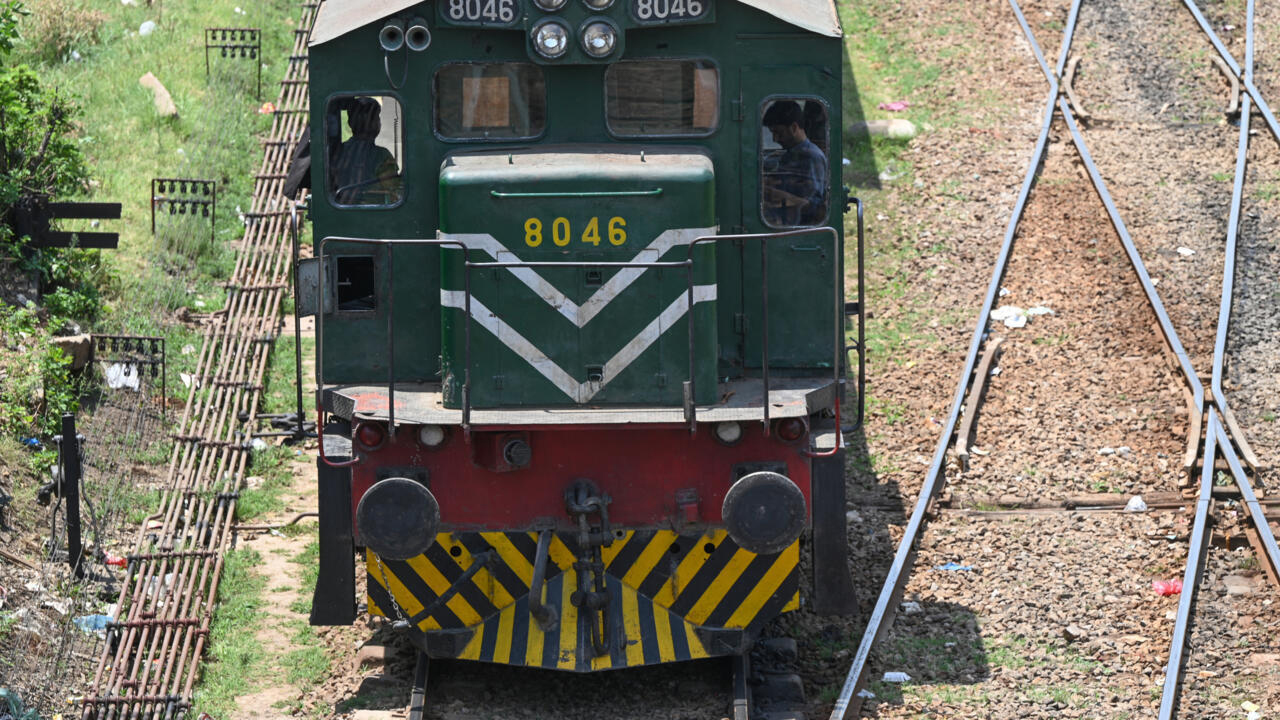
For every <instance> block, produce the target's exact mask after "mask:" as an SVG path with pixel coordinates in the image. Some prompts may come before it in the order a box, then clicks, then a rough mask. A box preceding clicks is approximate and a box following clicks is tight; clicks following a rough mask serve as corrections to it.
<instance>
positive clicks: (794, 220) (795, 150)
mask: <svg viewBox="0 0 1280 720" xmlns="http://www.w3.org/2000/svg"><path fill="white" fill-rule="evenodd" d="M804 122H805V118H804V111H803V110H802V109H801V108H800V104H799V103H797V102H795V101H794V100H780V101H778V102H775V103H774V104H773V105H772V106H771V107H770V108H769V109H768V110H767V111H765V114H764V122H763V124H764V126H765V127H766V128H768V129H769V132H770V133H772V134H773V141H774V142H776V143H778V144H779V145H781V146H782V154H781V155H780V156H777V157H776V158H772V159H768V160H766V164H765V168H764V182H763V186H764V187H763V195H764V198H763V202H764V217H765V220H767V221H768V222H769V224H770V225H775V226H793V225H794V226H799V225H816V224H817V223H819V222H821V221H822V220H824V219H825V218H824V216H825V214H826V213H825V209H826V200H827V156H826V155H824V154H823V152H822V150H820V149H818V146H817V145H814V144H813V143H812V142H810V141H809V137H808V135H807V134H806V133H805V130H804V127H805V125H804Z"/></svg>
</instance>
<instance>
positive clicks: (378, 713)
mask: <svg viewBox="0 0 1280 720" xmlns="http://www.w3.org/2000/svg"><path fill="white" fill-rule="evenodd" d="M394 717H396V714H395V711H393V710H357V711H356V712H355V714H354V715H352V716H351V720H392V718H394Z"/></svg>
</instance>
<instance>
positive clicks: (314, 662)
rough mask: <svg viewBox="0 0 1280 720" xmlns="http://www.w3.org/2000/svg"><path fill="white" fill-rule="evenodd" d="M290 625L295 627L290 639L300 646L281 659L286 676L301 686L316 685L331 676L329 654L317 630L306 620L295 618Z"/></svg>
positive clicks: (291, 681)
mask: <svg viewBox="0 0 1280 720" xmlns="http://www.w3.org/2000/svg"><path fill="white" fill-rule="evenodd" d="M289 626H290V627H291V628H292V629H293V634H292V636H291V637H290V640H291V641H292V642H293V644H294V645H297V646H298V648H297V649H296V650H290V651H289V652H288V653H286V654H285V656H284V657H283V658H282V659H281V666H282V669H283V670H284V671H285V677H286V678H287V679H288V680H289V682H290V683H293V684H294V685H297V686H298V687H300V688H304V689H305V688H311V687H315V686H316V685H318V684H319V683H320V682H322V681H323V680H324V679H325V678H327V677H328V676H329V670H330V666H329V665H330V664H329V656H328V655H326V654H325V652H324V648H323V647H322V646H321V645H320V639H319V638H318V637H316V632H315V630H313V629H312V628H311V626H310V625H308V624H307V623H306V621H305V620H295V621H293V622H291V623H289Z"/></svg>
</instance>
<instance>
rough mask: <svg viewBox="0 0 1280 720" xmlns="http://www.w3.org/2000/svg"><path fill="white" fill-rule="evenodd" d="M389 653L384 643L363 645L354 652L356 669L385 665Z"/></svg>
mask: <svg viewBox="0 0 1280 720" xmlns="http://www.w3.org/2000/svg"><path fill="white" fill-rule="evenodd" d="M390 655H391V653H390V650H389V649H388V648H387V646H386V645H365V646H364V647H362V648H360V649H359V650H358V651H357V652H356V669H357V670H360V669H363V668H367V667H368V668H380V667H385V666H386V664H387V658H388V657H390Z"/></svg>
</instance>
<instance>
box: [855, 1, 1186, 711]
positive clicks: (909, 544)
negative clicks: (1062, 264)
mask: <svg viewBox="0 0 1280 720" xmlns="http://www.w3.org/2000/svg"><path fill="white" fill-rule="evenodd" d="M1009 4H1010V6H1011V7H1012V9H1013V12H1014V15H1015V17H1016V18H1017V21H1018V24H1019V26H1020V27H1021V28H1022V30H1023V33H1024V34H1025V35H1026V38H1027V41H1028V43H1029V45H1030V47H1031V50H1032V53H1033V54H1034V56H1035V59H1036V62H1037V64H1038V65H1039V66H1040V69H1041V72H1043V73H1044V75H1045V77H1046V79H1047V80H1048V81H1049V84H1050V95H1049V101H1048V107H1047V109H1046V112H1045V121H1044V127H1043V128H1042V131H1041V141H1040V142H1039V143H1038V144H1037V150H1036V154H1035V157H1034V160H1033V162H1032V166H1031V168H1030V169H1029V170H1028V173H1027V177H1026V179H1025V180H1024V185H1023V192H1022V193H1021V194H1020V195H1019V198H1018V202H1017V204H1016V205H1015V209H1014V214H1013V216H1012V217H1011V218H1010V223H1009V228H1008V231H1007V233H1006V238H1005V244H1004V246H1002V248H1001V253H1000V256H999V257H998V259H997V264H996V271H995V273H994V276H993V279H992V283H991V284H990V285H989V286H988V288H987V297H986V299H985V301H984V303H983V309H982V311H981V313H980V315H979V323H978V326H977V328H976V329H975V331H974V337H973V339H972V341H971V343H970V348H969V354H968V357H967V358H966V363H965V370H964V372H963V373H962V375H961V380H960V383H959V387H958V388H957V391H956V397H955V400H954V402H953V405H952V409H951V413H950V415H949V416H948V418H947V422H946V424H945V425H944V429H943V432H942V434H941V437H940V438H939V442H938V446H937V448H936V450H935V453H934V458H933V462H932V463H931V465H930V468H929V473H928V475H927V476H926V479H925V483H924V487H923V488H922V489H921V493H920V496H919V498H917V501H916V506H915V509H914V511H913V512H912V515H911V519H910V520H909V521H908V524H907V528H906V531H905V533H904V535H903V539H902V541H901V542H900V543H899V545H898V550H897V552H896V553H895V555H894V561H893V564H892V566H891V567H890V570H889V575H888V577H887V578H886V580H885V584H884V586H883V587H882V588H881V592H880V595H879V598H878V599H877V602H876V606H875V609H874V610H873V611H872V615H871V618H870V620H869V622H868V625H867V628H866V630H865V631H864V633H863V636H862V640H861V642H860V643H859V647H858V650H857V652H856V654H855V656H854V660H853V663H852V665H851V667H850V670H849V674H848V675H847V676H846V679H845V684H844V687H843V688H842V691H841V693H840V696H839V697H838V699H837V700H836V704H835V707H834V708H833V710H832V712H831V716H830V720H842V719H843V718H844V716H845V713H846V712H847V711H848V709H849V707H850V706H852V707H853V709H854V712H855V714H856V713H857V712H858V710H859V709H860V706H861V698H860V697H858V696H856V693H857V691H858V690H860V689H862V687H863V686H864V685H865V674H866V665H867V662H868V660H869V659H870V654H871V649H872V648H873V647H874V645H875V644H876V643H877V642H878V641H879V640H880V639H881V638H882V636H883V635H884V633H885V632H887V630H888V628H889V627H890V626H891V625H892V622H893V615H894V609H895V606H896V604H897V602H898V600H899V599H900V597H901V593H902V592H903V590H904V588H905V584H906V580H907V577H908V575H909V572H910V565H911V564H913V562H914V557H915V543H916V541H917V539H918V537H919V535H920V533H921V531H922V528H923V526H924V521H925V515H926V514H927V511H928V507H929V504H930V503H931V502H932V501H933V499H934V498H935V497H936V496H937V494H938V493H940V492H941V489H942V487H943V486H944V485H945V484H946V479H945V476H944V474H943V472H942V464H943V462H944V461H945V458H946V452H947V449H948V447H949V446H950V443H951V440H952V435H953V434H954V433H955V429H956V420H957V418H958V416H959V413H960V411H961V408H962V406H963V401H964V398H965V396H966V395H967V394H968V392H969V389H970V387H971V385H972V383H973V377H972V376H973V372H974V367H975V364H976V362H977V359H978V354H979V350H980V348H981V345H982V342H983V339H984V336H985V335H986V328H987V324H988V322H989V320H990V312H991V309H992V306H993V305H994V303H995V300H996V295H997V293H998V291H999V285H1000V282H1001V280H1002V279H1003V275H1004V271H1005V269H1006V266H1007V261H1008V256H1009V253H1010V252H1011V250H1012V246H1013V237H1014V235H1015V233H1016V229H1017V225H1018V223H1019V221H1020V220H1021V217H1022V214H1023V212H1024V211H1025V204H1026V199H1027V196H1028V195H1029V193H1030V188H1031V186H1032V185H1034V180H1035V177H1036V176H1037V175H1038V172H1039V169H1040V166H1041V164H1042V163H1043V158H1044V152H1045V149H1046V147H1047V144H1046V139H1047V133H1048V130H1049V128H1050V127H1051V125H1052V123H1053V118H1054V115H1055V114H1057V113H1060V114H1061V115H1062V118H1063V122H1064V123H1065V124H1066V126H1067V129H1068V131H1069V132H1070V133H1071V137H1072V144H1073V145H1074V146H1075V147H1076V151H1077V153H1078V155H1079V156H1080V159H1081V161H1082V163H1083V164H1084V166H1085V169H1086V171H1087V173H1088V175H1089V179H1090V183H1091V184H1092V185H1093V188H1094V191H1095V192H1096V193H1097V195H1098V198H1099V199H1100V200H1101V201H1102V203H1103V206H1104V207H1105V209H1106V211H1107V217H1108V219H1109V221H1110V222H1111V225H1112V227H1113V229H1114V230H1115V231H1116V235H1117V236H1118V237H1119V239H1120V242H1121V245H1122V247H1123V248H1124V251H1125V255H1126V257H1127V258H1128V259H1129V263H1130V265H1131V267H1132V268H1133V271H1134V273H1135V275H1137V277H1138V280H1139V283H1140V285H1141V286H1142V289H1143V293H1144V294H1145V295H1146V298H1147V302H1148V303H1149V304H1150V306H1151V308H1152V311H1153V313H1154V314H1155V316H1156V321H1157V326H1158V328H1159V329H1160V333H1161V335H1162V336H1163V338H1164V341H1165V343H1166V344H1167V346H1168V348H1169V350H1170V352H1172V353H1173V355H1174V357H1175V358H1176V359H1177V363H1178V366H1179V368H1180V369H1181V371H1182V374H1183V380H1184V381H1185V383H1186V384H1187V387H1188V389H1189V390H1190V392H1191V394H1192V402H1193V405H1194V408H1196V409H1198V410H1200V411H1202V410H1203V408H1204V405H1205V388H1204V384H1203V382H1201V380H1200V378H1199V376H1198V374H1197V373H1196V371H1195V368H1194V366H1193V365H1192V363H1191V360H1190V357H1189V356H1188V354H1187V351H1186V349H1185V348H1184V347H1183V345H1182V342H1181V340H1180V339H1179V337H1178V333H1177V331H1176V329H1175V328H1174V327H1173V324H1172V322H1171V321H1170V319H1169V316H1168V312H1167V311H1166V309H1165V307H1164V303H1163V302H1162V301H1161V299H1160V296H1159V293H1157V292H1156V289H1155V286H1154V284H1153V283H1152V282H1151V276H1150V273H1149V272H1148V271H1147V268H1146V265H1145V263H1144V262H1143V261H1142V257H1141V255H1139V253H1138V251H1137V248H1136V246H1135V245H1134V242H1133V238H1132V236H1131V235H1130V234H1129V231H1128V228H1127V226H1126V225H1125V223H1124V220H1123V218H1122V217H1121V215H1120V212H1119V210H1118V209H1117V208H1116V205H1115V202H1114V200H1113V199H1112V197H1111V194H1110V192H1109V191H1108V189H1107V185H1106V182H1105V180H1104V179H1103V178H1102V175H1101V173H1100V172H1099V170H1098V168H1097V165H1096V164H1095V163H1094V161H1093V157H1092V155H1091V153H1090V152H1089V149H1088V146H1087V144H1086V143H1085V140H1084V136H1083V135H1082V134H1081V132H1080V129H1079V127H1078V126H1077V123H1076V121H1075V116H1074V114H1073V112H1072V110H1071V107H1070V104H1069V102H1068V101H1067V99H1066V98H1063V97H1061V94H1062V93H1061V87H1062V80H1061V78H1062V73H1063V72H1064V69H1065V68H1066V65H1067V59H1068V57H1069V55H1070V49H1071V45H1072V42H1073V40H1074V36H1075V30H1076V26H1077V23H1078V20H1079V13H1080V7H1081V4H1082V3H1081V1H1080V0H1075V1H1074V2H1073V3H1072V5H1071V9H1070V11H1069V13H1068V18H1067V23H1066V26H1065V28H1064V30H1063V39H1062V45H1061V49H1060V52H1059V55H1058V63H1057V66H1056V68H1055V69H1054V70H1053V71H1050V70H1049V66H1048V62H1047V61H1046V60H1045V57H1044V53H1043V52H1042V51H1041V49H1040V46H1039V44H1038V43H1037V42H1036V39H1035V35H1034V33H1033V32H1032V31H1031V28H1030V26H1029V25H1028V23H1027V20H1026V17H1025V15H1024V14H1023V13H1022V10H1021V8H1020V7H1019V6H1018V3H1017V0H1009ZM1210 464H1212V463H1210Z"/></svg>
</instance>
